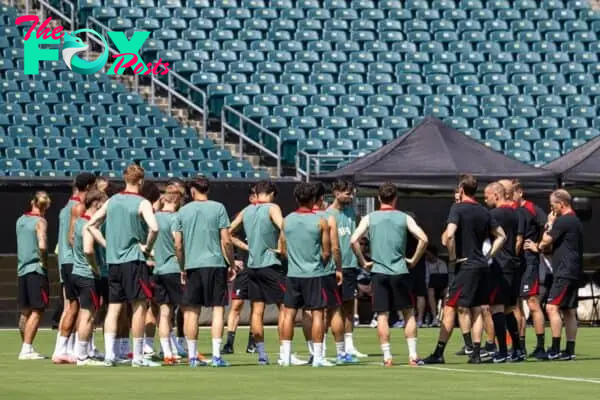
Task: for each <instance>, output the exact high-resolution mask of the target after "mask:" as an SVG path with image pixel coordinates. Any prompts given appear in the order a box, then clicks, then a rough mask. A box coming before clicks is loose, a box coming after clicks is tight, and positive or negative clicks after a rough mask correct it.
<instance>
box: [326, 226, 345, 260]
mask: <svg viewBox="0 0 600 400" xmlns="http://www.w3.org/2000/svg"><path fill="white" fill-rule="evenodd" d="M327 225H328V226H329V240H330V241H331V256H332V257H333V262H334V263H335V269H336V270H338V271H341V270H342V249H341V248H340V238H339V236H338V230H337V222H336V220H335V217H334V216H333V215H330V216H329V218H328V220H327Z"/></svg>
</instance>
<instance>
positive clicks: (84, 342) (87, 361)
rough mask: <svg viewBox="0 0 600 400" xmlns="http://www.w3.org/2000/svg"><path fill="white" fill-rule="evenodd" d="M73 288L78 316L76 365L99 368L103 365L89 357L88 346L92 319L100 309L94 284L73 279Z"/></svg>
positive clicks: (89, 281)
mask: <svg viewBox="0 0 600 400" xmlns="http://www.w3.org/2000/svg"><path fill="white" fill-rule="evenodd" d="M75 280H76V282H75V286H76V287H77V292H78V293H79V305H80V310H79V315H78V317H77V320H78V324H77V334H78V342H77V365H78V366H100V365H104V363H102V362H99V361H95V360H93V359H92V358H91V357H89V351H88V345H89V341H90V339H91V337H92V332H93V330H94V318H95V316H96V312H97V311H98V310H99V309H100V296H98V294H97V293H96V283H95V282H94V280H93V279H87V278H81V277H77V278H75Z"/></svg>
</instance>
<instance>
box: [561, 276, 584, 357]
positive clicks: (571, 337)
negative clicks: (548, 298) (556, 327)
mask: <svg viewBox="0 0 600 400" xmlns="http://www.w3.org/2000/svg"><path fill="white" fill-rule="evenodd" d="M566 281H567V283H566V290H565V291H564V292H565V295H564V296H563V298H562V301H561V303H560V305H559V307H560V311H561V313H562V316H563V321H564V324H565V336H566V340H567V346H566V348H565V350H563V351H561V352H560V356H559V359H560V360H562V361H570V360H574V359H575V339H576V338H577V306H578V295H579V294H578V292H579V288H578V285H577V281H575V280H566Z"/></svg>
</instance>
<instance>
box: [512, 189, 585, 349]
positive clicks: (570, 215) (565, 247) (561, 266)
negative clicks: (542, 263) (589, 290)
mask: <svg viewBox="0 0 600 400" xmlns="http://www.w3.org/2000/svg"><path fill="white" fill-rule="evenodd" d="M550 207H551V208H552V213H551V214H550V215H549V216H548V222H547V224H546V231H545V232H544V235H543V236H542V240H541V242H539V243H535V242H533V241H531V240H527V241H526V242H525V247H524V248H525V249H527V250H530V251H534V252H539V251H542V252H543V251H544V250H548V249H550V247H551V246H552V268H553V270H554V281H553V282H552V287H551V288H550V293H549V296H548V303H547V305H546V313H547V314H548V319H549V320H550V328H551V330H552V347H551V348H550V350H549V351H548V359H549V360H557V359H558V360H562V361H569V360H574V359H575V338H576V337H577V292H578V288H579V280H580V278H581V275H582V273H583V225H582V224H581V221H580V220H579V218H577V215H576V214H575V211H573V208H572V206H571V195H570V194H569V192H567V191H566V190H563V189H559V190H556V191H554V192H552V194H551V195H550ZM561 314H562V319H561ZM563 320H564V323H565V331H566V332H565V333H566V337H567V347H566V349H565V350H563V351H560V339H561V331H562V323H563Z"/></svg>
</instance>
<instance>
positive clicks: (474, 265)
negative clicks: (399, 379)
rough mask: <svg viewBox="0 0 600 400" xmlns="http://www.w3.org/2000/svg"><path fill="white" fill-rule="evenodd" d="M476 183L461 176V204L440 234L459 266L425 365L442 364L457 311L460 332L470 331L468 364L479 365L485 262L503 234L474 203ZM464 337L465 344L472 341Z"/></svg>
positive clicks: (486, 286)
mask: <svg viewBox="0 0 600 400" xmlns="http://www.w3.org/2000/svg"><path fill="white" fill-rule="evenodd" d="M476 191H477V180H476V179H475V177H474V176H472V175H462V176H461V177H460V180H459V184H458V194H459V197H460V202H459V203H456V204H454V205H452V208H451V209H450V214H449V216H448V224H447V227H446V230H445V231H444V234H443V235H442V244H443V245H444V246H446V248H447V249H448V257H449V264H450V266H452V265H456V264H457V263H460V267H459V268H458V271H457V272H456V275H455V277H454V280H453V281H452V283H451V284H450V288H449V291H448V300H447V302H446V307H445V308H444V319H443V322H442V326H441V328H440V335H439V339H438V344H437V347H436V349H435V351H434V352H433V354H431V355H430V356H429V357H427V358H426V359H425V360H423V361H424V362H425V364H442V363H444V350H445V348H446V344H447V343H448V340H449V339H450V336H451V335H452V330H453V329H454V320H455V317H456V309H457V308H458V312H459V323H460V325H461V330H462V331H463V332H470V331H471V328H473V329H472V333H471V334H472V341H473V353H472V354H471V358H470V359H469V363H472V364H479V363H481V357H480V349H481V334H482V330H483V329H482V328H483V324H482V321H481V318H482V307H489V304H490V303H489V298H490V291H489V282H488V281H489V276H488V273H489V264H488V260H489V259H490V258H492V257H494V256H495V255H496V253H497V252H498V250H500V248H501V247H502V245H503V243H504V240H505V234H504V231H503V230H502V228H501V227H500V226H498V225H497V224H496V223H495V222H494V221H493V220H492V218H491V216H490V213H489V212H488V210H487V209H486V208H485V207H483V206H482V205H481V204H479V203H477V201H476V200H475V198H474V196H475V192H476ZM490 235H491V236H492V237H493V238H494V241H493V243H492V248H491V249H490V251H489V253H488V254H483V251H482V247H483V242H484V241H485V240H486V239H487V238H488V237H490ZM471 334H468V333H464V335H466V336H469V337H468V338H467V337H465V344H466V345H468V342H470V341H471V337H470V335H471Z"/></svg>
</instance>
